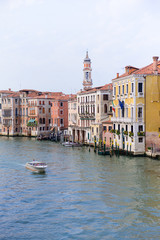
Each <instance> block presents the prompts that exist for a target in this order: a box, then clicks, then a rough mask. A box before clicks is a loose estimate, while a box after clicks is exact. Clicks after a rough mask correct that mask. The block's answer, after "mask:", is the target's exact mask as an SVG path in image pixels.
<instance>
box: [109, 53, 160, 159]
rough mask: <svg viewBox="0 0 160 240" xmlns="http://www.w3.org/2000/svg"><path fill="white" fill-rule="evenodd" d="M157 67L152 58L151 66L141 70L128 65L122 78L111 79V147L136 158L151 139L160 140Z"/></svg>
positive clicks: (156, 62)
mask: <svg viewBox="0 0 160 240" xmlns="http://www.w3.org/2000/svg"><path fill="white" fill-rule="evenodd" d="M158 66H159V62H158V59H157V58H155V57H154V58H153V63H152V64H150V65H148V66H146V67H143V68H141V69H138V68H135V67H132V66H127V67H126V68H125V73H124V74H123V75H121V76H119V75H117V78H116V79H113V80H112V82H113V107H114V109H115V112H114V115H113V117H112V121H113V129H114V145H116V144H118V145H119V147H120V149H124V150H127V149H130V150H131V151H132V152H133V154H135V155H136V154H144V153H145V151H146V147H147V145H150V143H149V142H150V141H152V142H153V137H155V136H156V139H157V141H159V130H160V129H159V120H160V119H159V110H160V108H159V102H158V101H159V100H158V99H159V74H160V69H159V67H158ZM155 69H156V70H155ZM155 99H156V100H155ZM154 114H156V115H155V116H157V118H154V119H153V115H154ZM151 116H152V117H151ZM149 139H150V140H149Z"/></svg>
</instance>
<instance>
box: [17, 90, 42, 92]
mask: <svg viewBox="0 0 160 240" xmlns="http://www.w3.org/2000/svg"><path fill="white" fill-rule="evenodd" d="M19 92H40V91H37V90H34V89H21V90H19Z"/></svg>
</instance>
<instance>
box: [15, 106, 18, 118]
mask: <svg viewBox="0 0 160 240" xmlns="http://www.w3.org/2000/svg"><path fill="white" fill-rule="evenodd" d="M15 110H16V111H15V116H16V117H17V116H18V109H17V108H16V109H15Z"/></svg>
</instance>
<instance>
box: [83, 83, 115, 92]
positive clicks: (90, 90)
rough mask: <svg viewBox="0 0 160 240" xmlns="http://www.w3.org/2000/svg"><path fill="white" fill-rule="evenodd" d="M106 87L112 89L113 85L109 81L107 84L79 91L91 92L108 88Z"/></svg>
mask: <svg viewBox="0 0 160 240" xmlns="http://www.w3.org/2000/svg"><path fill="white" fill-rule="evenodd" d="M108 89H111V90H112V89H113V85H112V83H109V84H105V85H104V86H100V87H94V88H90V89H88V90H85V91H81V92H79V93H92V92H95V91H97V90H108Z"/></svg>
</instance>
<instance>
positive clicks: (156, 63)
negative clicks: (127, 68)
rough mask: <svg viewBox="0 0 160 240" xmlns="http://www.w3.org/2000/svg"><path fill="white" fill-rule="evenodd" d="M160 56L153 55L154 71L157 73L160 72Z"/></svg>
mask: <svg viewBox="0 0 160 240" xmlns="http://www.w3.org/2000/svg"><path fill="white" fill-rule="evenodd" d="M158 58H159V57H153V73H154V74H157V73H158V69H157V65H158Z"/></svg>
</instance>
